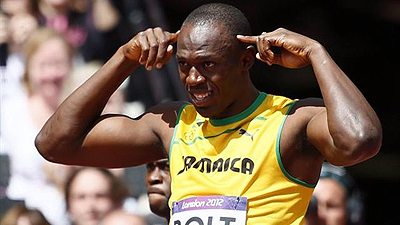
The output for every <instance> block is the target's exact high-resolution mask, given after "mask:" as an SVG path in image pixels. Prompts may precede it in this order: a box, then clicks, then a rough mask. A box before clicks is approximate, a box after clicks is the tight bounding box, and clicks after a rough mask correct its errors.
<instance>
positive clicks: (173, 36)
mask: <svg viewBox="0 0 400 225" xmlns="http://www.w3.org/2000/svg"><path fill="white" fill-rule="evenodd" d="M180 32H181V31H180V30H178V31H177V32H175V33H170V32H168V31H164V33H165V36H166V37H167V39H168V43H169V44H174V43H175V42H176V41H177V40H178V37H179V33H180Z"/></svg>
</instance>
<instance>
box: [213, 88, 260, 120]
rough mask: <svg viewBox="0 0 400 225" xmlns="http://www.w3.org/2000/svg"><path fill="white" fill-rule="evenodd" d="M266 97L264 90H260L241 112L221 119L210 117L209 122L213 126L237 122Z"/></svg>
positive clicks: (252, 110)
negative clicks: (248, 105)
mask: <svg viewBox="0 0 400 225" xmlns="http://www.w3.org/2000/svg"><path fill="white" fill-rule="evenodd" d="M266 97H267V94H266V93H264V92H261V93H260V94H259V95H258V97H257V98H256V100H255V101H254V102H253V104H251V105H250V107H248V108H247V109H246V110H244V111H243V112H241V113H239V114H236V115H234V116H231V117H227V118H223V119H210V123H211V124H212V125H213V126H224V125H228V124H232V123H235V122H238V121H240V120H243V119H244V118H246V117H248V116H249V115H250V114H252V113H253V112H254V111H255V110H256V109H257V108H258V107H259V106H260V105H261V103H262V102H263V101H264V100H265V98H266Z"/></svg>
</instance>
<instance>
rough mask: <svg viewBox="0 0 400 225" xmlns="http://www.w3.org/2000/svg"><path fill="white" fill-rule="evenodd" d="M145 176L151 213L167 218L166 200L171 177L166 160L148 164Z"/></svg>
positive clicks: (168, 195) (169, 193)
mask: <svg viewBox="0 0 400 225" xmlns="http://www.w3.org/2000/svg"><path fill="white" fill-rule="evenodd" d="M146 167H147V174H146V185H147V194H148V197H149V203H150V209H151V211H152V212H153V213H155V214H157V215H159V216H162V217H165V218H167V217H169V207H168V200H169V197H170V196H171V176H170V173H169V163H168V160H167V159H160V160H157V161H155V162H152V163H148V164H147V165H146Z"/></svg>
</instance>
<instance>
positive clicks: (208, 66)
mask: <svg viewBox="0 0 400 225" xmlns="http://www.w3.org/2000/svg"><path fill="white" fill-rule="evenodd" d="M214 65H215V63H213V62H204V66H205V67H206V68H210V67H213V66H214Z"/></svg>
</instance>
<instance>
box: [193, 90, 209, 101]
mask: <svg viewBox="0 0 400 225" xmlns="http://www.w3.org/2000/svg"><path fill="white" fill-rule="evenodd" d="M192 95H193V97H194V98H195V99H196V100H197V101H204V100H205V99H206V98H207V97H208V96H210V95H211V92H206V93H193V94H192Z"/></svg>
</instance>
